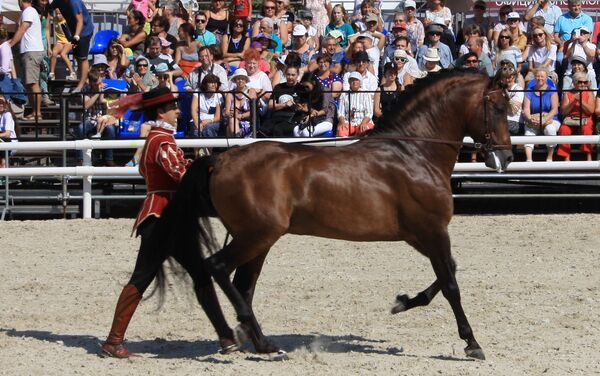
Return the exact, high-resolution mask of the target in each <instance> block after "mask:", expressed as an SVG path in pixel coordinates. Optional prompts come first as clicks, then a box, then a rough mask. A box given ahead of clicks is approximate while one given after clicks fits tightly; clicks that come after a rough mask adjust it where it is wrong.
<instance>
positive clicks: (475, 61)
mask: <svg viewBox="0 0 600 376" xmlns="http://www.w3.org/2000/svg"><path fill="white" fill-rule="evenodd" d="M465 63H467V64H477V63H479V60H477V59H467V60H465Z"/></svg>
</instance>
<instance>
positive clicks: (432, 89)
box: [371, 69, 489, 135]
mask: <svg viewBox="0 0 600 376" xmlns="http://www.w3.org/2000/svg"><path fill="white" fill-rule="evenodd" d="M484 80H485V81H484ZM476 82H485V83H486V85H487V83H489V79H488V77H487V76H486V75H484V74H481V73H478V72H473V71H472V70H467V71H465V70H458V69H454V70H441V71H439V72H435V73H430V74H428V75H427V76H426V77H424V78H420V79H417V80H415V82H414V83H413V84H412V85H409V86H407V87H406V90H404V91H402V92H401V93H400V94H399V95H398V97H397V98H396V102H395V103H394V106H393V110H392V111H389V112H386V113H384V121H383V124H380V125H379V126H378V127H376V128H375V129H374V130H373V132H372V133H371V134H372V135H375V134H383V133H398V132H400V133H406V132H407V131H409V132H410V130H411V129H412V128H413V127H415V125H412V124H413V123H415V122H417V120H419V119H423V117H433V120H434V121H435V122H439V121H442V120H443V118H439V116H438V115H439V114H443V113H444V112H443V111H444V109H446V110H447V108H448V104H447V102H448V95H447V94H448V91H449V89H452V88H455V87H457V86H459V85H460V87H463V88H468V87H472V85H473V84H474V83H476ZM418 123H420V125H419V126H420V127H422V126H423V122H422V121H418Z"/></svg>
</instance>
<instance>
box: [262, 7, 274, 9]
mask: <svg viewBox="0 0 600 376" xmlns="http://www.w3.org/2000/svg"><path fill="white" fill-rule="evenodd" d="M263 9H275V7H263Z"/></svg>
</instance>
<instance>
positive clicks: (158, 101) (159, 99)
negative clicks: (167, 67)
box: [142, 86, 177, 108]
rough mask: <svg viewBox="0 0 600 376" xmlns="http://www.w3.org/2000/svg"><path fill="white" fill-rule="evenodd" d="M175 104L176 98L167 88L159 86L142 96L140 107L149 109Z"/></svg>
mask: <svg viewBox="0 0 600 376" xmlns="http://www.w3.org/2000/svg"><path fill="white" fill-rule="evenodd" d="M171 102H177V97H176V96H175V94H174V93H173V92H172V91H171V89H169V88H168V87H164V86H159V87H156V88H154V89H152V90H150V91H149V92H146V93H143V94H142V107H143V108H151V107H157V106H164V105H165V104H169V103H171Z"/></svg>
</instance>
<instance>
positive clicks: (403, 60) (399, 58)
mask: <svg viewBox="0 0 600 376" xmlns="http://www.w3.org/2000/svg"><path fill="white" fill-rule="evenodd" d="M394 60H396V61H399V62H401V63H406V62H407V61H408V59H407V58H405V57H395V58H394Z"/></svg>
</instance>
